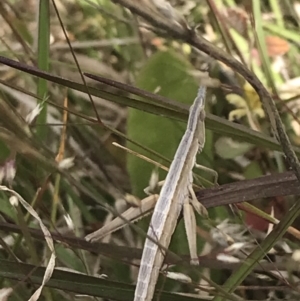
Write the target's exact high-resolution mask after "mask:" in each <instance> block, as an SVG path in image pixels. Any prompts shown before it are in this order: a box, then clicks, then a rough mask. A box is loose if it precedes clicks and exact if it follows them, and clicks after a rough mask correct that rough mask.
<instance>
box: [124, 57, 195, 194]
mask: <svg viewBox="0 0 300 301" xmlns="http://www.w3.org/2000/svg"><path fill="white" fill-rule="evenodd" d="M189 69H190V66H189V65H188V63H187V62H186V61H184V60H183V59H181V58H179V56H177V55H176V54H174V53H173V52H169V51H165V52H158V53H156V54H154V55H153V56H152V57H151V58H150V59H149V60H148V62H147V63H146V64H145V66H144V67H143V68H142V70H141V71H140V73H139V74H138V76H137V83H136V85H137V86H138V87H139V88H141V89H143V90H146V91H149V92H155V91H158V94H159V95H162V96H165V97H167V98H170V99H174V100H176V101H179V102H181V103H185V104H191V103H192V102H193V100H194V99H195V97H196V93H197V89H198V85H197V84H196V82H195V80H194V79H193V78H192V77H191V76H190V75H189V74H188V70H189ZM185 126H186V125H185V124H184V123H181V122H179V121H175V120H171V119H168V118H166V117H165V116H158V115H150V114H148V113H146V112H143V111H140V110H135V109H130V110H129V116H128V122H127V134H128V137H129V138H130V139H132V140H133V141H136V142H138V143H140V144H142V145H143V146H146V147H147V148H150V149H152V150H154V151H156V152H158V153H160V154H161V155H162V156H163V157H165V158H167V159H169V160H172V159H173V157H174V154H175V151H176V149H177V147H178V144H179V142H180V139H181V137H182V135H183V133H184V131H185ZM128 146H129V147H130V148H131V149H134V150H135V151H137V152H139V153H141V154H144V155H146V156H149V157H151V155H149V153H146V152H145V151H143V150H141V149H140V148H137V147H136V146H135V145H133V144H132V143H128ZM151 158H152V159H154V160H156V159H157V158H155V157H153V156H152V157H151ZM160 163H164V162H160ZM127 166H128V172H129V175H130V178H131V184H132V192H133V193H134V194H135V195H137V196H139V197H144V196H145V193H144V192H143V190H144V188H145V187H147V186H148V184H149V179H150V176H151V172H152V171H153V169H154V166H153V165H152V164H150V163H147V162H145V161H144V160H142V159H140V158H137V157H135V156H133V155H128V165H127ZM165 176H166V172H163V171H161V170H160V171H159V179H160V180H163V179H164V178H165Z"/></svg>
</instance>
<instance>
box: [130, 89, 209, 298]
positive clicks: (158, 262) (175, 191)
mask: <svg viewBox="0 0 300 301" xmlns="http://www.w3.org/2000/svg"><path fill="white" fill-rule="evenodd" d="M205 94H206V88H205V87H200V89H199V91H198V95H197V97H196V99H195V101H194V103H193V105H192V106H191V108H190V113H189V119H188V124H187V129H186V131H185V133H184V135H183V137H182V139H181V142H180V144H179V147H178V149H177V151H176V154H175V156H174V159H173V162H172V164H171V166H170V169H169V172H168V175H167V178H166V180H165V183H164V185H163V188H162V190H161V193H160V196H159V199H158V201H157V203H156V206H155V209H154V212H153V215H152V218H151V221H150V225H149V229H148V233H147V238H146V241H145V245H144V250H143V255H142V259H141V265H140V269H139V275H138V280H137V285H136V290H135V297H134V301H150V300H152V298H153V294H154V290H155V285H156V282H157V279H158V276H159V270H160V268H161V266H162V263H163V260H164V256H165V250H166V249H167V248H168V246H169V244H170V240H171V237H172V234H173V233H174V230H175V228H176V223H177V219H178V217H179V214H180V212H181V210H182V208H183V205H184V202H185V201H186V200H187V199H188V198H189V191H190V189H191V186H192V183H193V175H192V169H193V167H194V165H195V160H196V155H197V152H198V151H199V152H200V151H202V148H203V146H204V143H205V127H204V119H205V111H204V105H205ZM194 260H195V261H196V262H197V261H198V259H195V258H194Z"/></svg>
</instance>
